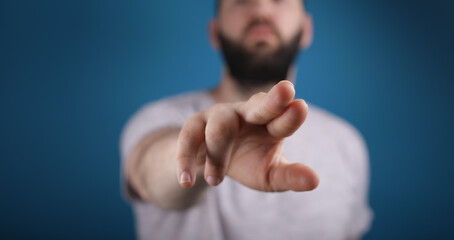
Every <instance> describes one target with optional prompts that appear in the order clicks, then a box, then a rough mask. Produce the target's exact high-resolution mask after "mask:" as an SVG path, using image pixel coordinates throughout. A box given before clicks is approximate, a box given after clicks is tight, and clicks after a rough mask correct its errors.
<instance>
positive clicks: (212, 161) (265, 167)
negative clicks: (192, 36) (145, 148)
mask: <svg viewBox="0 0 454 240" xmlns="http://www.w3.org/2000/svg"><path fill="white" fill-rule="evenodd" d="M294 96H295V89H294V87H293V84H292V83H291V82H289V81H281V82H279V83H278V84H276V85H275V86H274V87H273V88H272V89H271V90H270V91H269V92H268V93H257V94H255V95H253V96H252V97H251V98H250V99H249V100H248V101H246V102H238V103H220V104H216V105H215V106H213V107H212V108H210V109H208V110H206V111H203V112H199V113H197V114H195V115H194V116H193V117H191V118H190V119H189V120H188V121H187V122H186V123H185V125H184V126H183V128H182V129H181V131H180V134H179V137H178V149H177V177H178V181H179V183H180V185H181V186H182V187H185V188H190V187H192V186H194V184H195V179H196V177H195V176H196V175H197V171H199V170H202V171H204V177H205V180H206V181H207V183H208V184H210V185H212V186H216V185H218V184H220V183H221V182H222V180H223V179H224V176H226V175H227V176H229V177H231V178H232V179H234V180H236V181H238V182H240V183H241V184H243V185H245V186H247V187H250V188H253V189H256V190H260V191H287V190H293V191H309V190H313V189H315V188H316V187H317V185H318V181H319V179H318V175H317V173H315V172H314V171H313V170H312V169H311V168H309V167H307V166H306V165H304V164H301V163H290V162H289V161H288V160H287V159H286V158H285V156H284V155H283V153H282V144H283V140H284V138H285V137H288V136H290V135H292V134H293V133H294V132H295V131H296V130H297V129H298V128H299V127H300V126H301V125H302V124H303V122H304V120H305V119H306V116H307V112H308V107H307V104H306V103H305V102H304V100H301V99H296V100H294V99H293V98H294Z"/></svg>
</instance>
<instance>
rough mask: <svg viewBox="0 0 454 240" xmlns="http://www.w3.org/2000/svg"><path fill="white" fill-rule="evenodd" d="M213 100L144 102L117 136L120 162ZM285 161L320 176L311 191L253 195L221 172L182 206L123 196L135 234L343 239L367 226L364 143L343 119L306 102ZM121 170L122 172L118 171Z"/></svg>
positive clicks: (212, 239)
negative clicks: (203, 193)
mask: <svg viewBox="0 0 454 240" xmlns="http://www.w3.org/2000/svg"><path fill="white" fill-rule="evenodd" d="M212 105H214V101H213V99H212V98H211V95H210V94H209V93H208V92H194V93H189V94H184V95H180V96H176V97H171V98H167V99H163V100H160V101H157V102H153V103H149V104H147V105H145V106H144V107H143V108H141V109H140V110H139V111H138V112H137V113H136V114H134V116H133V117H132V118H131V119H130V120H129V122H128V123H127V125H126V127H125V129H124V131H123V134H122V137H121V158H122V165H123V166H124V165H125V164H124V163H125V161H126V159H127V156H128V155H129V154H130V152H131V151H132V149H133V148H134V147H135V146H136V145H137V144H138V143H139V142H140V141H141V140H142V139H143V138H144V137H145V136H146V135H148V134H150V133H151V132H153V131H156V130H158V129H161V128H163V127H169V126H180V127H181V126H182V125H183V123H184V122H185V121H186V120H187V119H188V118H189V117H191V116H192V115H193V114H195V113H196V112H199V111H202V110H206V109H208V108H210V107H211V106H212ZM284 154H285V156H286V157H287V158H288V159H289V160H290V161H291V162H301V163H304V164H306V165H308V166H310V167H311V168H313V169H314V170H315V171H316V172H317V173H318V174H319V177H320V184H319V186H318V188H317V189H315V190H313V191H311V192H292V191H288V192H280V193H269V192H259V191H256V190H253V189H250V188H248V187H245V186H243V185H241V184H239V183H237V182H236V181H234V180H232V179H230V178H228V177H226V178H225V179H224V181H223V182H222V183H221V184H220V185H219V186H217V187H213V188H211V189H209V192H208V194H207V197H206V198H205V199H204V201H202V202H201V203H199V204H198V205H196V206H193V207H191V208H190V209H188V210H186V211H170V210H163V209H161V208H159V207H158V206H156V205H153V204H151V203H146V202H143V201H140V200H139V199H136V198H131V196H128V197H127V199H128V201H129V202H130V203H131V204H132V207H133V209H134V214H135V221H136V229H137V236H138V237H139V239H165V240H177V239H182V240H192V239H197V240H201V239H202V240H203V239H207V240H217V239H219V240H220V239H232V240H241V239H254V240H256V239H259V240H267V239H273V240H274V239H286V240H288V239H317V240H323V239H330V240H331V239H348V238H355V237H361V236H362V235H363V234H364V233H365V232H366V231H367V230H368V229H369V227H370V223H371V219H372V211H371V210H370V208H369V205H368V197H367V195H368V186H369V163H368V153H367V148H366V145H365V142H364V140H363V138H362V137H361V135H360V133H359V132H358V131H357V130H356V129H355V128H354V127H353V126H351V125H350V124H349V123H347V122H346V121H344V120H342V119H341V118H339V117H336V116H334V115H332V114H330V113H328V112H326V111H324V110H322V109H320V108H318V107H316V106H314V105H312V104H309V113H308V116H307V118H306V121H305V122H304V123H303V125H302V126H301V128H300V129H299V130H298V131H297V132H296V133H295V134H294V135H292V136H291V137H289V138H287V139H285V141H284ZM123 174H124V171H122V175H123Z"/></svg>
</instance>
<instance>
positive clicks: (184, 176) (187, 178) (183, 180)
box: [180, 171, 191, 183]
mask: <svg viewBox="0 0 454 240" xmlns="http://www.w3.org/2000/svg"><path fill="white" fill-rule="evenodd" d="M188 182H191V175H189V173H188V172H186V171H184V172H182V173H181V175H180V183H188Z"/></svg>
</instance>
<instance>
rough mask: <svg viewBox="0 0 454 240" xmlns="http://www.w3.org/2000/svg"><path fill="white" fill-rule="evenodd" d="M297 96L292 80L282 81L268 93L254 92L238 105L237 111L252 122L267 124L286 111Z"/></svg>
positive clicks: (247, 120)
mask: <svg viewBox="0 0 454 240" xmlns="http://www.w3.org/2000/svg"><path fill="white" fill-rule="evenodd" d="M294 97H295V88H294V86H293V84H292V83H291V82H290V81H286V80H284V81H280V82H279V83H277V84H276V85H274V86H273V87H272V88H271V89H270V91H268V93H263V92H262V93H257V94H254V95H253V96H252V97H251V98H250V99H249V100H248V101H247V102H245V103H243V104H241V105H239V106H238V109H237V112H238V113H239V114H240V116H242V117H243V119H244V120H245V121H246V122H248V123H252V124H267V123H268V122H270V121H271V120H273V119H274V118H276V117H277V116H279V115H280V114H282V113H283V112H284V110H285V109H286V108H287V106H288V105H289V104H290V103H291V102H292V100H293V98H294Z"/></svg>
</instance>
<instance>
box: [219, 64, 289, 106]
mask: <svg viewBox="0 0 454 240" xmlns="http://www.w3.org/2000/svg"><path fill="white" fill-rule="evenodd" d="M294 75H295V69H294V68H291V69H290V70H289V73H288V74H287V76H288V79H286V80H289V81H291V82H295V81H294ZM282 80H284V79H282ZM273 86H274V84H272V83H270V84H264V85H260V86H255V87H244V86H241V85H240V84H239V83H238V82H237V81H236V80H235V79H234V78H233V77H232V76H231V75H230V74H229V73H228V72H227V71H225V70H224V73H223V74H222V78H221V83H220V85H219V86H218V87H217V88H215V89H213V90H212V91H211V95H212V96H213V98H214V100H215V101H216V102H217V103H222V102H238V101H246V100H247V99H249V98H250V97H251V96H252V95H253V94H255V93H258V92H268V91H269V90H270V89H271V88H272V87H273Z"/></svg>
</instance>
